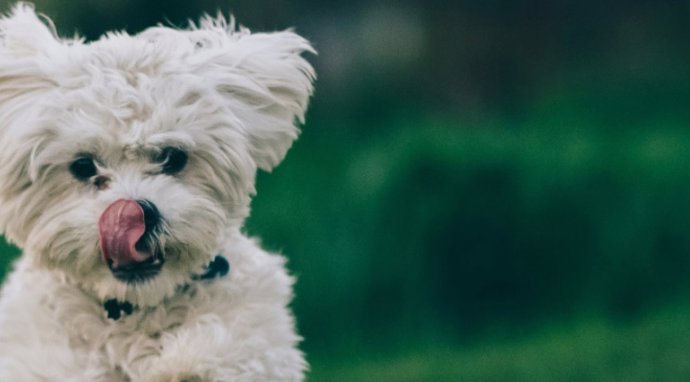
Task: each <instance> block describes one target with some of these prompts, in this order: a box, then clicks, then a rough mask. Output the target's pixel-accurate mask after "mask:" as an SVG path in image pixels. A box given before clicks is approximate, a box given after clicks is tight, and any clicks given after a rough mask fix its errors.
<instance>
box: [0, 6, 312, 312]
mask: <svg viewBox="0 0 690 382" xmlns="http://www.w3.org/2000/svg"><path fill="white" fill-rule="evenodd" d="M231 24H233V23H231ZM0 43H1V46H0V229H2V232H3V233H4V234H5V235H6V236H7V237H8V238H9V239H10V240H12V241H13V242H15V243H17V244H18V245H19V246H20V247H23V248H24V249H25V252H26V253H27V255H28V256H32V258H31V260H32V261H34V262H35V263H36V264H37V265H40V266H45V267H50V268H54V269H55V268H57V269H61V270H63V271H64V272H65V273H66V274H67V275H68V277H69V278H70V279H72V280H74V281H75V282H77V283H79V284H80V285H81V286H82V287H83V288H84V289H85V290H87V291H88V292H90V293H93V295H94V296H97V297H98V298H101V299H106V298H118V299H121V300H128V301H131V302H133V303H135V304H139V305H150V304H155V303H157V302H158V301H160V300H161V299H162V298H164V297H165V296H167V295H170V294H171V293H173V292H174V291H175V289H176V288H177V287H178V286H180V285H183V284H184V283H186V282H189V280H190V279H191V277H193V275H195V274H199V273H201V272H203V269H204V266H205V265H206V264H208V263H209V261H211V260H212V259H213V257H214V256H215V255H217V254H218V251H219V248H220V247H221V244H222V241H223V240H224V239H225V238H227V237H228V236H229V235H232V234H234V233H236V232H238V230H239V228H240V227H241V225H242V223H243V221H244V219H245V217H246V216H247V214H248V209H249V198H250V196H251V195H252V193H253V191H254V178H255V174H256V171H257V169H259V168H260V169H264V170H270V169H271V168H272V167H273V166H275V165H277V164H278V163H279V162H280V161H281V160H282V158H283V157H284V155H285V153H286V151H287V149H288V148H289V147H290V145H291V143H292V141H293V140H294V138H295V137H296V135H297V132H298V131H297V129H296V128H295V126H294V122H295V120H296V119H297V120H301V119H302V118H303V115H304V112H305V109H306V106H307V101H308V98H309V96H310V94H311V92H312V80H313V78H314V75H313V71H312V68H311V66H310V65H309V64H308V63H307V61H305V60H304V59H303V58H302V57H301V54H302V53H303V52H305V51H311V47H310V46H309V44H308V43H307V42H306V41H305V40H304V39H302V38H300V37H298V36H297V35H295V34H293V33H291V32H279V33H272V34H251V33H249V32H248V31H246V30H240V31H236V30H235V26H234V25H230V26H228V25H226V24H225V22H224V21H223V20H220V19H210V18H207V19H205V20H203V21H202V22H201V25H200V26H199V27H197V28H192V29H190V30H185V31H181V30H173V29H169V28H164V27H157V28H151V29H148V30H146V31H144V32H143V33H141V34H139V35H136V36H129V35H126V34H122V33H117V34H109V35H107V36H105V37H103V38H102V39H100V40H99V41H96V42H93V43H88V44H87V43H84V42H82V41H78V40H69V41H67V40H60V39H58V38H56V37H55V33H54V32H53V31H52V30H51V29H49V28H48V27H46V25H45V24H44V23H42V22H41V21H40V20H39V19H38V18H37V17H36V15H35V14H34V12H33V10H32V9H30V8H28V7H26V6H23V7H22V6H20V7H17V8H15V10H14V11H13V13H12V14H11V15H10V16H8V17H6V18H4V19H2V20H0Z"/></svg>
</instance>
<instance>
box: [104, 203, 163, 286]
mask: <svg viewBox="0 0 690 382" xmlns="http://www.w3.org/2000/svg"><path fill="white" fill-rule="evenodd" d="M160 220H161V218H160V214H159V213H158V209H157V208H156V207H155V205H153V203H151V202H148V201H144V200H140V201H135V200H129V199H120V200H118V201H116V202H114V203H113V204H111V205H110V206H108V208H106V209H105V211H104V212H103V214H102V215H101V218H100V220H99V222H98V228H99V239H100V247H101V253H102V255H103V259H104V260H105V262H106V264H107V265H108V268H110V271H111V272H112V274H113V276H115V278H117V279H118V280H120V281H123V282H126V283H137V282H143V281H146V280H149V279H151V278H153V277H155V276H156V275H158V274H159V273H160V271H161V269H162V267H163V263H164V258H163V254H162V251H161V250H160V248H159V246H158V245H157V244H156V234H155V233H156V230H157V229H158V228H159V225H160Z"/></svg>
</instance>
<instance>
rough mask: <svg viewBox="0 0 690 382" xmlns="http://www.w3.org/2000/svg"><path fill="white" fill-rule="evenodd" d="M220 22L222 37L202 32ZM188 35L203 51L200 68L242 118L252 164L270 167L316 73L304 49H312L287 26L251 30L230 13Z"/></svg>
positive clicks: (300, 114)
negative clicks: (227, 19)
mask: <svg viewBox="0 0 690 382" xmlns="http://www.w3.org/2000/svg"><path fill="white" fill-rule="evenodd" d="M220 28H222V29H223V36H222V39H221V41H219V40H218V39H213V38H209V37H210V34H206V33H204V32H213V31H216V32H217V31H218V29H220ZM191 36H194V37H192V39H193V40H194V39H196V41H194V44H195V45H196V47H197V49H198V50H199V54H200V55H202V56H205V57H207V60H204V61H205V64H204V65H203V67H200V71H201V72H203V73H199V74H201V75H202V76H204V80H206V81H211V83H212V84H213V86H214V88H215V91H216V92H217V93H218V94H219V95H220V96H221V97H223V102H224V103H225V104H226V105H227V106H228V109H229V110H230V111H231V112H232V113H234V114H235V116H236V117H237V121H238V123H241V124H242V126H241V127H242V129H243V130H244V133H245V134H246V137H247V139H248V142H249V151H250V155H251V156H252V158H253V159H254V161H255V162H256V164H257V166H258V167H259V168H261V169H263V170H266V171H270V170H271V169H272V168H273V167H275V166H276V165H277V164H278V163H280V161H282V160H283V158H284V157H285V154H286V152H287V150H288V149H289V148H290V146H291V145H292V142H293V141H294V140H295V138H297V135H298V134H299V129H298V128H297V127H296V124H297V123H303V122H304V114H305V112H306V109H307V105H308V102H309V97H310V96H311V94H312V91H313V84H312V83H313V81H314V79H315V73H314V69H313V68H312V66H311V65H310V64H309V62H308V61H307V60H306V59H305V58H304V57H303V54H305V53H315V51H314V49H313V48H312V46H311V45H310V44H309V42H308V41H307V40H306V39H304V38H302V37H300V36H298V35H297V34H295V33H294V32H292V31H290V30H288V31H283V32H274V33H250V32H249V30H247V29H244V28H240V29H239V30H237V29H236V28H235V25H234V21H233V20H232V19H231V20H230V25H229V26H228V25H226V23H225V21H224V20H223V19H222V18H219V19H210V18H209V19H206V20H204V21H202V23H201V26H200V28H199V29H198V30H196V31H192V32H191ZM214 37H217V35H216V36H214Z"/></svg>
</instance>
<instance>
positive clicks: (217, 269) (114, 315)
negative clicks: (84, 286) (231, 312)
mask: <svg viewBox="0 0 690 382" xmlns="http://www.w3.org/2000/svg"><path fill="white" fill-rule="evenodd" d="M228 272H230V263H229V262H228V259H226V258H225V257H223V256H222V255H218V256H216V257H215V258H214V259H213V261H211V262H210V263H209V264H208V266H206V272H204V273H203V274H200V275H194V276H192V280H194V281H204V280H213V279H215V278H218V277H223V276H225V275H227V274H228ZM103 308H104V309H105V311H106V312H107V313H108V318H110V319H111V320H119V319H120V317H122V314H123V313H124V314H125V315H130V314H132V312H134V306H133V305H132V304H131V303H130V302H129V301H118V300H116V299H110V300H108V301H106V302H105V303H103Z"/></svg>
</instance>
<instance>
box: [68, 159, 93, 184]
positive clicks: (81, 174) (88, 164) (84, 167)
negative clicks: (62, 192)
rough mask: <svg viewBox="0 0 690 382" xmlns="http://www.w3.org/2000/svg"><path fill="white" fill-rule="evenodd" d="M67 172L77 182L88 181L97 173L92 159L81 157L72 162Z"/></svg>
mask: <svg viewBox="0 0 690 382" xmlns="http://www.w3.org/2000/svg"><path fill="white" fill-rule="evenodd" d="M69 172H71V173H72V175H73V176H74V177H75V178H77V179H79V180H88V179H89V178H91V177H92V176H94V175H96V174H97V173H98V169H96V164H95V163H94V162H93V158H88V157H81V158H77V159H76V160H75V161H74V162H72V164H71V165H70V166H69Z"/></svg>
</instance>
